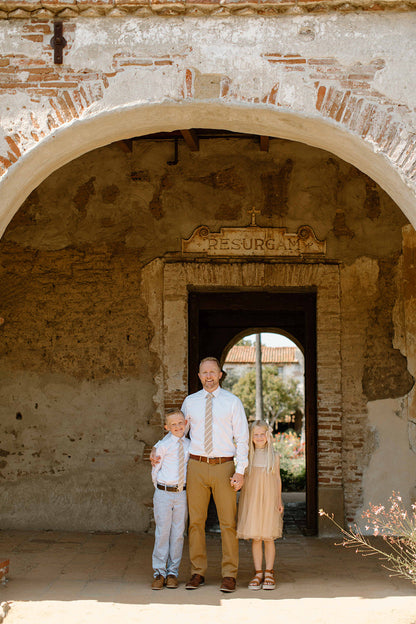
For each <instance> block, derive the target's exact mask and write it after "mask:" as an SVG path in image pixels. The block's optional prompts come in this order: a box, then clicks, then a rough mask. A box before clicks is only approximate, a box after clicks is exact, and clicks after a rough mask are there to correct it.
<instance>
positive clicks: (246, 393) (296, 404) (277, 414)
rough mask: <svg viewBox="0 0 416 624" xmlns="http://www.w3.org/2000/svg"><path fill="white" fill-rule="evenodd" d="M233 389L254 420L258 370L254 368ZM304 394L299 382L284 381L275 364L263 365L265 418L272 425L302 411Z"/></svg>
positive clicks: (292, 380)
mask: <svg viewBox="0 0 416 624" xmlns="http://www.w3.org/2000/svg"><path fill="white" fill-rule="evenodd" d="M231 391H232V392H233V393H234V394H236V395H237V396H238V397H239V398H240V399H241V401H242V403H243V405H244V408H245V410H246V414H247V418H248V419H249V420H254V418H255V415H256V371H255V369H254V368H252V369H251V370H249V371H248V372H247V373H246V374H245V375H243V376H242V377H240V379H239V380H238V381H236V382H235V383H234V384H233V386H232V388H231ZM302 407H303V399H302V395H301V393H300V391H299V388H298V382H297V381H295V380H294V379H290V380H289V381H288V382H285V381H283V379H282V378H281V377H280V376H279V373H278V371H277V370H276V369H275V368H274V367H273V366H264V367H263V410H264V418H265V419H266V420H268V421H269V423H270V424H271V425H273V423H274V422H275V421H276V420H284V418H285V416H287V415H289V414H294V413H295V412H297V411H301V410H302Z"/></svg>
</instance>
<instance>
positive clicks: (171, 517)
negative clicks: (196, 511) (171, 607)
mask: <svg viewBox="0 0 416 624" xmlns="http://www.w3.org/2000/svg"><path fill="white" fill-rule="evenodd" d="M153 513H154V516H155V522H156V531H155V546H154V548H153V556H152V566H153V575H154V576H155V577H156V576H157V575H158V574H161V575H162V576H164V577H165V578H166V577H167V575H168V574H173V575H174V576H178V570H179V564H180V562H181V558H182V549H183V535H184V532H185V525H186V519H187V517H188V507H187V504H186V492H185V491H182V492H166V491H164V490H158V489H157V488H156V489H155V494H154V496H153Z"/></svg>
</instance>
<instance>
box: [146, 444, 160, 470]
mask: <svg viewBox="0 0 416 624" xmlns="http://www.w3.org/2000/svg"><path fill="white" fill-rule="evenodd" d="M149 459H150V463H151V464H152V466H156V465H157V464H158V463H159V462H160V456H159V455H156V449H155V447H153V448H152V450H151V453H150V457H149Z"/></svg>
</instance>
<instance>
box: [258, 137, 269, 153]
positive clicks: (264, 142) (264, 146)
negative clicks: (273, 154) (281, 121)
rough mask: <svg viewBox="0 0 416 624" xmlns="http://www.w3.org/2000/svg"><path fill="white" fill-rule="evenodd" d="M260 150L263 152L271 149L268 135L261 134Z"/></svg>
mask: <svg viewBox="0 0 416 624" xmlns="http://www.w3.org/2000/svg"><path fill="white" fill-rule="evenodd" d="M260 150H261V151H262V152H268V151H269V137H268V136H263V135H261V136H260Z"/></svg>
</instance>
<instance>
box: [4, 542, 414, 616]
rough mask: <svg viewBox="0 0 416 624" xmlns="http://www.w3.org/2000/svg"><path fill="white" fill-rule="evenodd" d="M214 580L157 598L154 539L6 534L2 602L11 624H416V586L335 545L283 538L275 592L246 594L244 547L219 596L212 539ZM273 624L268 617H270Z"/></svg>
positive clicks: (184, 571)
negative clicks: (230, 586)
mask: <svg viewBox="0 0 416 624" xmlns="http://www.w3.org/2000/svg"><path fill="white" fill-rule="evenodd" d="M207 544H208V553H209V562H210V567H209V569H208V573H207V583H206V585H205V586H204V587H201V588H200V589H198V590H196V591H186V590H185V589H184V586H183V581H185V580H186V579H187V577H188V574H189V563H188V557H187V545H186V544H185V551H184V553H185V554H184V558H183V564H182V568H181V572H180V581H181V582H182V584H181V586H180V587H179V589H176V590H169V589H164V590H163V591H158V592H156V591H152V590H151V589H150V582H151V574H152V571H151V552H152V547H153V537H152V536H151V535H147V534H131V533H123V534H104V533H63V532H20V531H3V532H0V557H5V558H9V559H10V573H9V582H8V584H7V585H6V586H5V587H1V586H0V602H4V601H8V602H10V605H11V608H10V611H9V613H8V615H7V616H6V619H5V623H6V624H21V623H25V624H26V623H29V622H30V623H32V622H33V623H35V624H55V623H59V624H67V623H69V622H71V624H84V623H87V622H88V623H89V624H90V623H93V622H99V623H100V624H103V623H104V624H106V623H110V622H111V623H112V624H114V623H116V624H118V623H123V624H132V623H136V622H144V621H145V620H146V621H147V622H149V623H151V624H159V622H160V623H162V622H163V624H166V623H167V622H169V623H170V622H173V623H177V622H178V623H179V622H180V623H181V624H206V623H207V624H208V623H209V624H212V622H215V624H233V623H234V622H235V623H236V624H237V623H238V624H246V623H247V624H249V623H250V624H252V623H254V624H255V623H256V622H257V621H260V620H261V621H262V622H264V621H270V622H277V623H278V624H286V623H287V624H289V622H290V624H293V623H296V624H306V623H307V624H347V623H348V624H352V623H353V624H374V623H375V622H377V624H416V588H415V587H414V586H413V585H412V584H411V583H409V582H406V581H404V580H400V579H397V578H389V576H388V575H387V573H386V572H385V571H384V570H383V569H382V568H381V567H380V564H379V562H378V561H377V560H376V559H373V558H368V557H367V558H363V557H361V556H360V555H357V554H356V553H355V552H353V551H351V550H346V549H345V548H342V547H340V546H335V545H334V539H319V538H314V537H305V536H303V535H302V534H301V533H300V532H298V534H296V535H286V536H285V537H284V538H283V539H282V540H280V541H279V542H278V544H277V550H278V563H277V566H276V568H277V570H278V574H279V577H278V585H277V588H276V589H275V590H274V591H268V592H266V591H264V590H260V591H258V592H253V591H250V590H248V589H247V582H248V580H249V579H250V576H251V573H252V562H251V554H250V544H249V543H247V542H240V575H239V586H238V590H237V591H236V592H235V593H233V594H222V593H221V592H220V591H219V590H218V584H219V580H220V578H219V564H218V562H219V559H220V552H221V542H220V536H219V535H216V534H209V535H208V537H207ZM266 618H267V619H266Z"/></svg>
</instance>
